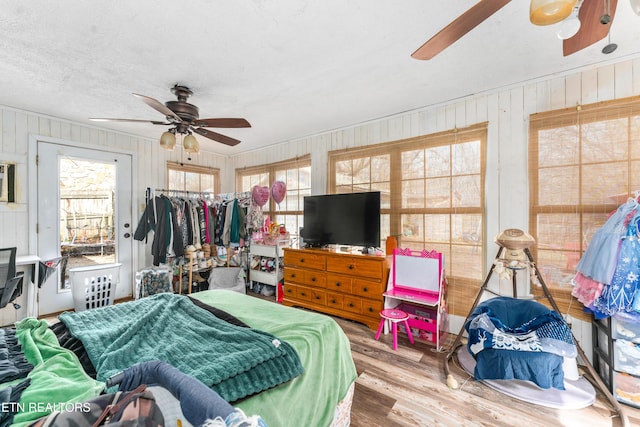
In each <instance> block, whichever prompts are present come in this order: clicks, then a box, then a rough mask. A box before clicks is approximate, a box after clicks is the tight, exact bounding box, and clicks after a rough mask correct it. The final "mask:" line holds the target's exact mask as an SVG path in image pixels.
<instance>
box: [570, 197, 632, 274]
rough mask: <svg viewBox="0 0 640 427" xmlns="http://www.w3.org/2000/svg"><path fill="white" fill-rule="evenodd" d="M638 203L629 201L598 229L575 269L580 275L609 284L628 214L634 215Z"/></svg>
mask: <svg viewBox="0 0 640 427" xmlns="http://www.w3.org/2000/svg"><path fill="white" fill-rule="evenodd" d="M637 206H638V203H637V202H636V201H635V200H633V199H630V200H629V201H627V202H626V203H624V204H622V205H620V206H619V207H618V209H617V210H616V211H615V212H614V213H613V214H612V215H611V216H610V217H609V219H607V221H606V222H605V223H604V225H603V226H602V227H601V228H599V229H598V230H597V231H596V232H595V234H594V235H593V237H592V238H591V241H590V242H589V246H587V249H586V250H585V251H584V254H583V255H582V258H580V262H579V263H578V266H577V267H576V270H578V271H579V272H580V273H582V274H583V275H585V276H586V277H590V278H591V279H593V280H595V281H596V282H600V283H603V284H605V285H606V284H609V283H610V282H611V278H612V277H613V274H614V271H615V269H616V264H617V259H618V247H619V244H620V239H622V237H623V236H624V235H625V231H626V228H627V227H626V225H627V222H628V219H629V218H628V217H629V215H630V214H632V215H633V214H635V209H636V208H637Z"/></svg>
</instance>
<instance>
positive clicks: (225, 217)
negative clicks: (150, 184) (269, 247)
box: [134, 189, 251, 266]
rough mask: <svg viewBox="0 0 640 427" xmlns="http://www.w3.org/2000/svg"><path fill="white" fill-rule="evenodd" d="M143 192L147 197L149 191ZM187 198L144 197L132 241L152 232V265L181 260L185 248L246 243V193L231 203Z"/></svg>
mask: <svg viewBox="0 0 640 427" xmlns="http://www.w3.org/2000/svg"><path fill="white" fill-rule="evenodd" d="M147 191H148V194H150V189H148V190H147ZM156 191H160V190H156ZM162 191H168V192H170V190H162ZM190 196H192V195H190V194H189V193H187V197H176V196H173V197H168V196H166V195H165V194H160V195H154V196H153V197H148V199H147V206H146V207H145V210H144V212H143V214H142V216H141V218H140V220H139V222H138V225H137V227H136V231H135V233H134V239H136V240H139V241H143V240H146V239H147V236H148V234H149V232H150V231H153V232H154V238H153V242H152V245H151V254H152V255H153V264H154V265H156V266H157V265H159V264H161V263H166V262H167V259H168V258H172V257H183V256H184V253H185V251H184V250H185V247H187V246H189V245H194V246H196V247H201V246H202V245H203V244H215V245H217V246H229V245H233V246H239V245H241V244H242V242H243V239H245V240H246V238H247V236H246V233H247V226H246V213H247V209H248V208H250V205H251V199H250V196H249V193H247V194H245V195H243V196H242V197H232V198H231V199H229V198H228V197H229V196H228V195H225V196H215V198H214V199H213V200H207V198H206V197H204V196H202V195H199V196H198V197H196V198H194V197H190ZM227 208H228V209H227Z"/></svg>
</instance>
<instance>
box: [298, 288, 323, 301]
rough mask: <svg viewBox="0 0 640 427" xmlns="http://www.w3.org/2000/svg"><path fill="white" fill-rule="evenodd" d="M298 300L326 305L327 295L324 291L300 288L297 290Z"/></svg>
mask: <svg viewBox="0 0 640 427" xmlns="http://www.w3.org/2000/svg"><path fill="white" fill-rule="evenodd" d="M296 298H298V299H299V300H302V301H309V302H313V303H316V304H321V305H326V302H327V293H326V292H325V291H324V290H323V289H314V288H308V287H305V286H299V287H298V288H297V289H296Z"/></svg>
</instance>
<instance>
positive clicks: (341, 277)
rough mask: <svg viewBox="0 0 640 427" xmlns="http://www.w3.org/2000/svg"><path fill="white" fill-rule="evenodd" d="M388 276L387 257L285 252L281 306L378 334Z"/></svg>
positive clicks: (337, 253)
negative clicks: (328, 316) (348, 321)
mask: <svg viewBox="0 0 640 427" xmlns="http://www.w3.org/2000/svg"><path fill="white" fill-rule="evenodd" d="M388 274H389V266H388V264H387V260H386V258H385V257H379V256H373V255H360V254H352V253H341V252H335V251H333V250H330V249H290V248H285V249H284V298H283V301H282V303H283V304H284V305H288V306H298V307H305V308H309V309H312V310H316V311H320V312H323V313H326V314H331V315H335V316H339V317H343V318H345V319H351V320H355V321H358V322H361V323H364V324H365V325H367V326H368V327H369V328H371V329H373V330H375V329H377V328H378V324H379V323H380V316H379V312H380V310H382V306H383V297H382V293H383V292H384V291H385V289H386V286H387V277H388Z"/></svg>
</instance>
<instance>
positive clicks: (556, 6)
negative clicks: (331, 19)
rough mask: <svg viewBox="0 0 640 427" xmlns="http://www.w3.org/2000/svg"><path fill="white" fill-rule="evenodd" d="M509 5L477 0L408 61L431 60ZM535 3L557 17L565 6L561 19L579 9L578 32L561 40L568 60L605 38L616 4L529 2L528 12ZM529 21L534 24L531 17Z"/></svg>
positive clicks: (601, 0) (502, 0)
mask: <svg viewBox="0 0 640 427" xmlns="http://www.w3.org/2000/svg"><path fill="white" fill-rule="evenodd" d="M510 1H511V0H480V1H479V2H478V3H476V4H475V5H474V6H473V7H471V8H470V9H469V10H467V11H466V12H464V13H463V14H462V15H460V16H459V17H458V18H456V19H454V20H453V21H452V22H451V23H449V25H447V26H446V27H444V28H443V29H442V30H440V31H439V32H438V33H437V34H436V35H434V36H433V37H431V38H430V39H429V40H427V42H426V43H424V44H423V45H422V46H420V47H419V48H418V49H417V50H416V51H415V52H413V53H412V54H411V57H413V58H415V59H422V60H426V59H431V58H433V57H434V56H436V55H437V54H438V53H440V52H442V51H443V50H444V49H446V48H447V47H449V46H451V45H452V44H453V43H455V42H456V41H457V40H458V39H460V38H462V37H463V36H464V35H465V34H467V33H468V32H469V31H471V30H472V29H474V28H475V27H477V26H478V25H480V24H481V23H482V22H484V21H485V20H486V19H487V18H489V17H490V16H491V15H493V14H494V13H496V12H497V11H499V10H500V9H502V8H503V7H504V6H506V5H507V3H510ZM535 3H547V4H549V6H548V7H550V8H551V10H552V11H553V12H556V11H557V12H558V13H560V12H562V11H561V10H560V9H564V11H565V12H567V6H566V5H567V4H568V5H569V6H568V13H567V14H566V15H564V18H566V17H567V15H569V14H570V13H571V11H572V10H573V9H574V7H577V6H579V12H578V19H579V20H580V24H581V25H580V29H579V30H578V32H577V33H575V35H573V36H572V37H570V38H567V39H565V40H563V43H562V50H563V55H564V56H569V55H571V54H573V53H575V52H578V51H579V50H582V49H584V48H586V47H587V46H590V45H592V44H594V43H596V42H597V41H599V40H602V39H603V38H605V37H606V36H607V34H608V33H609V28H610V27H611V23H612V22H613V17H614V15H615V10H616V6H617V4H618V0H582V1H580V0H565V1H551V0H538V1H536V0H532V9H533V7H534V4H535ZM576 5H577V6H576ZM564 18H563V19H564ZM531 20H532V22H534V18H533V14H532V17H531ZM556 22H558V21H552V20H549V21H548V22H546V23H536V25H549V24H552V23H556ZM534 23H535V22H534Z"/></svg>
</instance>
